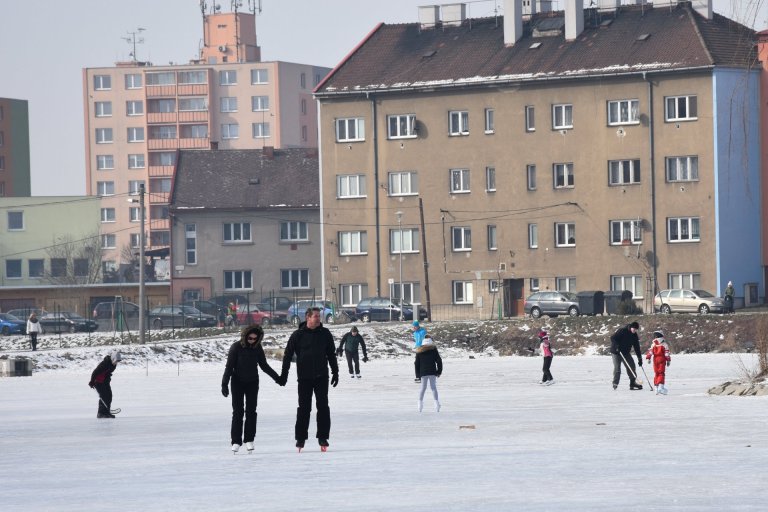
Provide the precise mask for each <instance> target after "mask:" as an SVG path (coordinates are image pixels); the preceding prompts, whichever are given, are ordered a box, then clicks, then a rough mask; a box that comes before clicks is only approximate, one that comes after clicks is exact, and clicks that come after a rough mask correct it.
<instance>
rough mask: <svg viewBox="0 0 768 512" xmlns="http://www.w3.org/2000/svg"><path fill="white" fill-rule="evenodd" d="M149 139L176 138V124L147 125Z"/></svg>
mask: <svg viewBox="0 0 768 512" xmlns="http://www.w3.org/2000/svg"><path fill="white" fill-rule="evenodd" d="M149 138H150V139H166V140H167V139H175V138H176V126H175V125H161V126H150V127H149Z"/></svg>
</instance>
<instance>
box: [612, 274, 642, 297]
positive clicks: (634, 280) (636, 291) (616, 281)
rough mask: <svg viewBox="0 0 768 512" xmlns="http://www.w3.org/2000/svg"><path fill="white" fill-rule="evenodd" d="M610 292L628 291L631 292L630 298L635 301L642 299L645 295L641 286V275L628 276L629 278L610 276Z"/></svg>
mask: <svg viewBox="0 0 768 512" xmlns="http://www.w3.org/2000/svg"><path fill="white" fill-rule="evenodd" d="M611 290H613V291H622V290H629V291H631V292H632V297H633V298H635V299H642V298H643V295H644V294H645V293H644V292H645V288H644V285H643V276H641V275H629V276H611Z"/></svg>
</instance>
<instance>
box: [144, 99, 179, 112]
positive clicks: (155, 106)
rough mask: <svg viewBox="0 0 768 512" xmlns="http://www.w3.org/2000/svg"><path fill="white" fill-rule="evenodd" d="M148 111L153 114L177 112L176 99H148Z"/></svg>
mask: <svg viewBox="0 0 768 512" xmlns="http://www.w3.org/2000/svg"><path fill="white" fill-rule="evenodd" d="M147 112H149V113H151V114H170V113H172V112H176V100H175V99H168V98H165V99H163V98H160V99H153V100H149V101H147Z"/></svg>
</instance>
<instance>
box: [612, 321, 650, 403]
mask: <svg viewBox="0 0 768 512" xmlns="http://www.w3.org/2000/svg"><path fill="white" fill-rule="evenodd" d="M639 330H640V324H638V323H637V322H632V323H630V324H629V325H626V326H624V327H622V328H620V329H618V330H617V331H616V332H615V333H614V334H613V336H611V357H612V359H613V389H616V388H617V387H618V386H619V379H621V365H622V363H623V364H624V367H625V368H626V370H627V377H629V389H631V390H635V389H643V386H642V384H640V383H639V382H637V374H636V373H635V362H634V361H633V360H632V354H631V351H632V349H633V348H634V349H635V354H637V364H638V366H640V367H642V366H643V356H642V352H640V338H639V337H638V336H637V331H639Z"/></svg>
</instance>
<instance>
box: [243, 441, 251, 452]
mask: <svg viewBox="0 0 768 512" xmlns="http://www.w3.org/2000/svg"><path fill="white" fill-rule="evenodd" d="M245 449H246V450H248V453H251V452H253V441H249V442H247V443H245Z"/></svg>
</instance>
